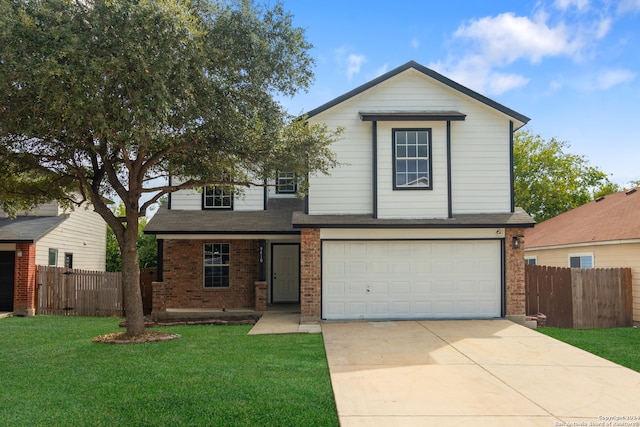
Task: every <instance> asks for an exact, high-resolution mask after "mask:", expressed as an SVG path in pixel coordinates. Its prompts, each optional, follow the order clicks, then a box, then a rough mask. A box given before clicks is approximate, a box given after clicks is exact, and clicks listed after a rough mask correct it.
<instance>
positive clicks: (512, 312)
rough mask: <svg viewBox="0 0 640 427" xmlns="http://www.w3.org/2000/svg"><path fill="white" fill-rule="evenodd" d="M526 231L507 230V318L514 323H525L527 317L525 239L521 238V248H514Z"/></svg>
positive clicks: (520, 229)
mask: <svg viewBox="0 0 640 427" xmlns="http://www.w3.org/2000/svg"><path fill="white" fill-rule="evenodd" d="M523 234H524V229H522V228H507V229H506V230H505V270H506V271H505V273H506V274H505V276H506V306H507V307H506V309H507V311H506V317H507V318H508V319H510V320H513V321H514V322H518V323H524V316H525V314H526V313H525V310H526V308H525V283H524V280H525V276H524V239H523V238H522V237H520V238H519V239H520V247H519V248H517V249H516V248H514V247H513V238H514V237H515V236H522V235H523Z"/></svg>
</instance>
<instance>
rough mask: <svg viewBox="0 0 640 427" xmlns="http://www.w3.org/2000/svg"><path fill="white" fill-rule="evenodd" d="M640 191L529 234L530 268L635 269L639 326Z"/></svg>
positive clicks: (568, 215) (586, 208) (574, 211)
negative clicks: (532, 265)
mask: <svg viewBox="0 0 640 427" xmlns="http://www.w3.org/2000/svg"><path fill="white" fill-rule="evenodd" d="M639 190H640V189H639V188H634V189H631V190H626V191H621V192H619V193H615V194H609V195H607V196H604V197H600V198H599V199H597V200H594V201H591V202H589V203H587V204H585V205H582V206H580V207H577V208H575V209H572V210H570V211H568V212H565V213H563V214H560V215H558V216H556V217H554V218H551V219H548V220H546V221H544V222H542V223H540V224H538V225H536V227H535V228H533V229H530V230H527V231H526V233H525V238H524V245H525V258H526V260H527V262H528V263H529V264H538V265H548V266H552V267H574V268H606V267H629V268H631V278H632V293H633V320H634V322H636V323H638V322H640V191H639Z"/></svg>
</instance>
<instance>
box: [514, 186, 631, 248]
mask: <svg viewBox="0 0 640 427" xmlns="http://www.w3.org/2000/svg"><path fill="white" fill-rule="evenodd" d="M639 190H640V188H634V189H632V190H627V191H621V192H619V193H615V194H609V195H607V196H604V197H601V198H599V199H597V200H594V201H591V202H589V203H587V204H584V205H582V206H579V207H577V208H575V209H572V210H570V211H568V212H565V213H562V214H560V215H558V216H556V217H554V218H551V219H548V220H546V221H544V222H541V223H540V224H538V225H536V226H535V227H534V228H533V229H530V230H527V231H526V232H525V238H524V245H525V248H526V249H531V248H536V247H546V246H559V245H571V244H577V243H591V242H605V241H611V240H628V239H640V191H639Z"/></svg>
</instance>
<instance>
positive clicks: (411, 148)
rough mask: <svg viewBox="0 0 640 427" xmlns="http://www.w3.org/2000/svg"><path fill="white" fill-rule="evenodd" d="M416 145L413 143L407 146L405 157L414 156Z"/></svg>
mask: <svg viewBox="0 0 640 427" xmlns="http://www.w3.org/2000/svg"><path fill="white" fill-rule="evenodd" d="M416 152H417V151H416V146H415V145H409V146H408V147H407V157H416Z"/></svg>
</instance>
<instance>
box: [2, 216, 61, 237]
mask: <svg viewBox="0 0 640 427" xmlns="http://www.w3.org/2000/svg"><path fill="white" fill-rule="evenodd" d="M68 217H69V215H58V216H19V217H17V218H14V219H12V218H0V242H4V243H20V242H28V243H33V242H36V241H38V240H39V239H41V238H42V237H44V236H45V235H46V234H47V233H49V232H51V231H52V230H53V229H54V228H56V227H57V226H58V225H60V224H61V223H62V222H63V221H64V220H65V219H67V218H68Z"/></svg>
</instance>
